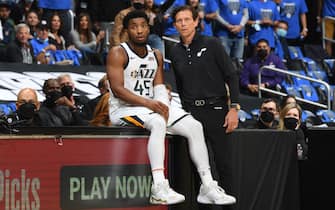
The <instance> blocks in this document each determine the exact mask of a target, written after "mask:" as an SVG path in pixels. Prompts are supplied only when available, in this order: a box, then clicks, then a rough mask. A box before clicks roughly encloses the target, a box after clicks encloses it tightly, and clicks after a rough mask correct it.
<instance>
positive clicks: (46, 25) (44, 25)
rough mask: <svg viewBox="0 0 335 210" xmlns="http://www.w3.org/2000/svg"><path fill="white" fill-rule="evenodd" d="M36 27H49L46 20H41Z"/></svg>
mask: <svg viewBox="0 0 335 210" xmlns="http://www.w3.org/2000/svg"><path fill="white" fill-rule="evenodd" d="M36 28H38V29H48V23H47V21H46V20H41V22H39V24H37V26H36Z"/></svg>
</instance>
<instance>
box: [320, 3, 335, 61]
mask: <svg viewBox="0 0 335 210" xmlns="http://www.w3.org/2000/svg"><path fill="white" fill-rule="evenodd" d="M327 16H329V17H333V18H334V17H335V2H334V1H333V0H319V1H318V16H317V21H318V23H319V24H321V23H322V18H324V17H327ZM334 31H335V21H334V20H331V19H325V30H324V31H323V32H324V34H323V36H325V37H326V38H328V39H334ZM325 47H326V51H327V53H328V55H329V56H332V55H333V44H332V42H330V41H326V46H325Z"/></svg>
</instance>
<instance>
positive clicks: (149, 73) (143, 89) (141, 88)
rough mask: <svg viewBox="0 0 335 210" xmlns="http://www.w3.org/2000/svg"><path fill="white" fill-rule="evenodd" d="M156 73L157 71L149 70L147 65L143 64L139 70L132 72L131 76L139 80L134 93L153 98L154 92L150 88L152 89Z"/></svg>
mask: <svg viewBox="0 0 335 210" xmlns="http://www.w3.org/2000/svg"><path fill="white" fill-rule="evenodd" d="M155 71H156V69H152V68H151V69H150V68H148V65H147V64H141V65H140V66H139V68H138V69H137V70H134V71H132V72H131V73H130V76H131V77H132V78H134V79H137V81H136V84H135V87H134V91H136V92H138V93H139V94H140V95H146V96H149V97H151V96H152V90H150V87H152V81H153V79H154V76H155Z"/></svg>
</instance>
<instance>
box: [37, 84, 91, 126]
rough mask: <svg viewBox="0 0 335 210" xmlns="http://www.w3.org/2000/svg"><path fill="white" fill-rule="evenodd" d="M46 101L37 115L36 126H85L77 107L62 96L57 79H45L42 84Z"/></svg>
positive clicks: (85, 122) (85, 123)
mask: <svg viewBox="0 0 335 210" xmlns="http://www.w3.org/2000/svg"><path fill="white" fill-rule="evenodd" d="M43 93H44V94H45V97H46V99H45V100H44V101H43V102H42V105H41V107H40V111H39V114H38V124H39V125H41V126H47V127H55V126H71V125H87V121H85V120H83V119H82V118H81V116H80V115H79V113H78V112H77V107H76V106H74V104H73V103H72V102H71V101H70V100H69V99H68V98H67V97H66V96H63V95H62V92H61V87H60V85H59V83H58V81H57V79H47V80H45V82H44V84H43Z"/></svg>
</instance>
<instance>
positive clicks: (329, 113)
mask: <svg viewBox="0 0 335 210" xmlns="http://www.w3.org/2000/svg"><path fill="white" fill-rule="evenodd" d="M316 115H317V116H319V117H320V119H321V121H322V122H323V123H334V122H335V112H334V111H333V110H318V111H317V112H316Z"/></svg>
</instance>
